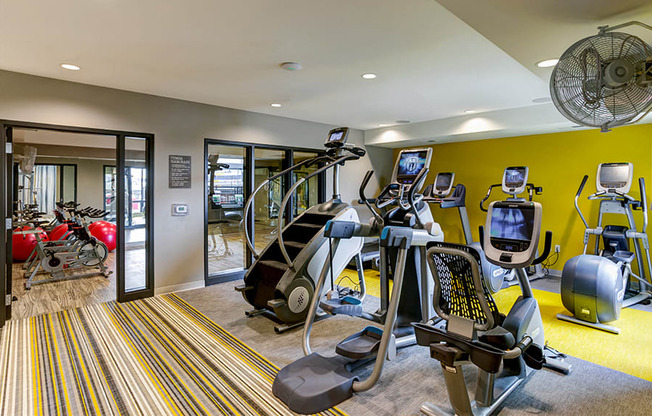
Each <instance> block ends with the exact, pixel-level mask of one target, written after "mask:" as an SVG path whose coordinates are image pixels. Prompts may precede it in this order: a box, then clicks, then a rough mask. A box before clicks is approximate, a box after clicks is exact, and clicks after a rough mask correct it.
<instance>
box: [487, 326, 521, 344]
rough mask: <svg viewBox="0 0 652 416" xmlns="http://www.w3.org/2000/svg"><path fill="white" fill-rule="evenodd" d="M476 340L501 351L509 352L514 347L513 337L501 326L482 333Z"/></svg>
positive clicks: (514, 340)
mask: <svg viewBox="0 0 652 416" xmlns="http://www.w3.org/2000/svg"><path fill="white" fill-rule="evenodd" d="M478 340H479V341H481V342H484V343H486V344H489V345H493V346H494V347H498V348H500V349H501V350H509V349H512V348H514V345H516V339H515V338H514V335H513V334H512V333H511V332H509V331H508V330H506V329H505V328H503V327H502V326H496V327H494V328H492V329H490V330H489V331H487V332H485V333H483V334H482V335H480V336H479V337H478Z"/></svg>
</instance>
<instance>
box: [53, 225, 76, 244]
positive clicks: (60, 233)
mask: <svg viewBox="0 0 652 416" xmlns="http://www.w3.org/2000/svg"><path fill="white" fill-rule="evenodd" d="M71 233H72V231H70V230H69V229H68V224H59V225H57V226H56V227H54V229H53V230H52V231H50V241H58V240H63V239H66V238H68V236H69V235H70V234H71Z"/></svg>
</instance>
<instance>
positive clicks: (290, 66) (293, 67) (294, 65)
mask: <svg viewBox="0 0 652 416" xmlns="http://www.w3.org/2000/svg"><path fill="white" fill-rule="evenodd" d="M280 66H281V68H283V69H285V70H286V71H299V70H300V69H301V68H303V66H301V64H300V63H298V62H283V63H282V64H281V65H280Z"/></svg>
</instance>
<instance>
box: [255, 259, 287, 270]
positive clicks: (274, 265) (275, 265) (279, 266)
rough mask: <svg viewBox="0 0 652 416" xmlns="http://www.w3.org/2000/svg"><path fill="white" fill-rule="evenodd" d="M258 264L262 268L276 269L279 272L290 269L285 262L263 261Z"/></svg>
mask: <svg viewBox="0 0 652 416" xmlns="http://www.w3.org/2000/svg"><path fill="white" fill-rule="evenodd" d="M258 264H259V265H260V266H261V267H265V268H270V269H275V270H279V271H281V272H285V271H286V270H287V269H288V265H287V263H285V262H284V261H276V260H261V261H259V262H258Z"/></svg>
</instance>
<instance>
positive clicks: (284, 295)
mask: <svg viewBox="0 0 652 416" xmlns="http://www.w3.org/2000/svg"><path fill="white" fill-rule="evenodd" d="M347 135H348V128H346V127H341V128H337V129H333V130H331V131H330V132H329V133H328V139H327V140H326V143H324V146H325V147H326V149H327V150H326V154H325V155H323V156H317V157H315V158H312V159H306V160H304V161H302V162H299V163H297V164H296V165H294V166H291V167H289V168H288V169H285V170H283V171H282V172H279V173H277V174H275V175H273V176H271V177H269V178H267V180H265V181H263V182H262V183H261V184H260V185H259V186H258V188H256V190H255V191H254V192H252V194H251V195H250V196H249V199H248V200H247V203H246V204H245V207H244V212H245V218H244V221H245V223H249V221H251V217H250V216H251V212H252V209H251V206H252V203H253V201H254V199H255V197H256V194H257V193H258V192H259V191H260V190H261V189H263V188H264V187H265V185H267V184H268V183H269V182H271V181H273V180H275V179H277V178H279V177H281V176H283V175H286V174H288V173H289V172H291V171H293V170H295V169H298V168H300V167H302V166H310V165H314V164H318V165H322V164H323V166H320V167H319V168H318V169H317V170H315V171H314V172H312V173H310V174H309V175H307V176H305V177H303V178H301V179H300V180H298V181H297V182H296V183H295V184H294V185H293V186H292V187H291V188H290V189H289V190H288V192H287V193H286V195H285V198H284V199H283V201H282V203H281V206H280V208H279V213H283V212H285V208H286V206H287V204H288V203H289V202H290V201H291V200H292V196H293V195H294V192H295V191H296V189H297V188H298V187H299V186H301V185H302V184H303V183H304V182H306V181H308V180H309V179H310V178H312V177H314V176H317V175H319V174H321V173H322V172H325V171H327V170H329V169H333V198H332V199H331V200H329V201H327V202H324V203H322V204H318V205H315V206H313V207H311V208H309V209H307V210H306V211H304V212H303V213H302V214H301V215H299V216H298V217H296V218H295V219H294V221H292V222H291V223H290V224H287V225H285V226H284V224H283V221H282V216H281V215H279V221H278V227H277V232H276V238H275V239H274V240H272V241H271V242H270V243H269V244H268V245H267V247H266V248H265V249H264V250H263V251H262V252H261V253H258V252H257V251H256V248H255V247H254V244H253V242H252V241H251V236H250V235H249V233H248V231H247V227H245V242H246V244H247V246H248V247H249V249H250V250H251V252H252V253H253V256H254V263H253V264H252V265H251V266H250V267H249V269H248V270H247V272H246V273H245V276H244V284H243V285H240V286H236V287H235V290H236V291H238V292H241V293H242V296H243V297H244V298H245V300H246V301H247V302H248V303H250V304H251V305H252V306H254V309H252V310H249V311H247V312H245V314H246V315H247V316H250V317H251V316H256V315H263V316H265V317H267V318H270V319H271V320H273V321H274V322H276V323H277V325H276V326H275V327H274V331H276V333H282V332H285V331H287V330H289V329H292V328H295V327H298V326H300V325H302V324H303V322H304V321H305V318H306V313H307V311H308V305H310V302H311V299H312V297H313V293H314V287H315V282H316V281H317V277H318V276H319V271H320V270H321V268H322V266H323V264H324V263H325V262H326V259H327V258H328V257H329V256H331V255H332V257H333V272H334V273H335V274H336V275H339V274H340V273H342V271H343V270H344V268H345V267H346V265H347V264H348V263H349V261H351V259H352V258H354V257H355V258H356V264H357V266H358V278H359V279H360V282H361V287H362V288H364V274H363V270H362V261H361V259H360V256H359V253H360V250H361V248H362V244H363V240H362V239H361V238H352V239H350V240H347V241H346V242H345V243H343V244H341V245H340V246H339V247H338V249H337V250H335V251H333V252H332V253H330V252H329V247H328V245H327V244H326V242H327V239H326V238H325V237H324V227H325V226H326V223H327V222H328V221H330V220H334V219H337V220H345V221H356V222H357V221H358V214H357V212H356V211H355V209H354V208H352V207H351V206H350V205H349V204H347V203H345V202H343V201H342V199H341V196H340V188H339V185H340V167H341V166H343V165H344V164H345V163H346V162H348V161H353V160H358V159H360V158H361V157H363V156H364V155H365V153H366V152H365V150H364V149H362V148H359V147H355V146H349V145H347V144H346V140H347ZM324 163H325V164H324ZM361 292H362V293H360V298H364V295H365V293H364V289H362V290H361Z"/></svg>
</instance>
